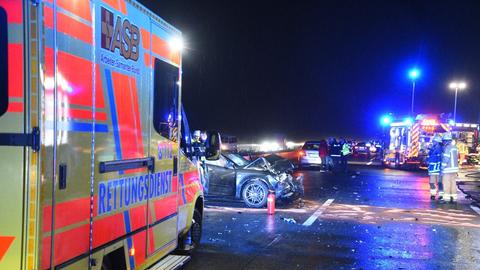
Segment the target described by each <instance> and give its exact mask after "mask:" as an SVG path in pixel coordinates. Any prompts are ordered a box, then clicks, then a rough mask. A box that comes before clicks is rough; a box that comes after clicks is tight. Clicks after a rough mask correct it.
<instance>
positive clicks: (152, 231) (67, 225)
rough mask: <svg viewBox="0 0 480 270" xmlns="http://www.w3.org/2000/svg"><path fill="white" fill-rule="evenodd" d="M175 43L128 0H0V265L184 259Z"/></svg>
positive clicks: (195, 181)
mask: <svg viewBox="0 0 480 270" xmlns="http://www.w3.org/2000/svg"><path fill="white" fill-rule="evenodd" d="M179 40H181V32H180V31H179V30H177V29H176V28H174V27H173V26H172V25H170V24H168V23H167V22H165V21H164V20H163V19H161V18H160V17H158V16H157V15H155V14H154V13H152V12H151V11H150V10H148V9H147V8H145V7H144V6H142V5H141V4H139V3H138V2H136V1H133V0H103V1H102V0H0V59H2V61H1V62H0V159H1V162H0V172H1V174H0V269H15V270H17V269H26V270H30V269H32V270H37V269H42V270H43V269H102V270H113V269H115V270H116V269H130V270H133V269H173V268H176V267H178V266H180V265H182V264H184V263H185V261H186V260H188V258H189V257H188V256H183V255H182V256H179V255H171V252H172V251H174V250H178V251H181V252H182V253H188V251H191V249H192V248H193V247H195V246H196V245H197V244H198V243H199V240H200V237H201V228H202V216H203V202H204V200H203V188H202V183H201V175H200V173H199V165H198V163H195V162H194V160H193V159H191V158H189V157H188V156H187V155H185V154H184V153H185V152H188V149H184V148H185V145H183V146H182V145H180V143H179V142H180V141H181V138H187V137H188V136H189V135H188V134H186V133H185V132H184V131H183V130H182V129H181V126H182V125H184V123H183V120H182V119H181V113H180V111H181V109H180V108H181V98H180V97H181V93H182V91H181V74H182V57H181V51H180V48H179V47H178V46H176V45H178V44H179V42H178V41H179ZM208 140H209V141H208V149H207V158H210V159H215V158H218V156H219V151H220V138H219V135H218V134H216V133H211V134H210V136H209V139H208Z"/></svg>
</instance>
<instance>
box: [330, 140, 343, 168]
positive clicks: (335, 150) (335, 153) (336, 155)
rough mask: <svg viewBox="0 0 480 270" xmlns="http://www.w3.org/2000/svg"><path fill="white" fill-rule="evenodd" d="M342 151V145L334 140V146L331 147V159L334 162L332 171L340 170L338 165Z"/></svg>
mask: <svg viewBox="0 0 480 270" xmlns="http://www.w3.org/2000/svg"><path fill="white" fill-rule="evenodd" d="M341 151H342V146H341V145H340V143H339V142H337V139H335V138H333V140H332V144H331V145H330V152H329V155H330V158H331V160H332V171H333V170H335V169H336V168H338V165H339V163H340V158H341Z"/></svg>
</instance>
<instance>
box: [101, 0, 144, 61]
mask: <svg viewBox="0 0 480 270" xmlns="http://www.w3.org/2000/svg"><path fill="white" fill-rule="evenodd" d="M114 21H115V23H114ZM139 43H140V32H139V30H138V27H137V26H135V25H133V24H131V23H130V21H129V20H128V19H124V20H122V18H121V17H120V16H117V19H116V20H115V19H114V15H113V12H111V11H109V10H107V9H106V8H104V7H102V48H103V49H106V50H109V51H111V52H115V50H116V49H118V50H119V51H120V54H121V55H122V56H123V57H124V58H125V59H130V60H134V61H137V60H138V48H139V47H138V45H139Z"/></svg>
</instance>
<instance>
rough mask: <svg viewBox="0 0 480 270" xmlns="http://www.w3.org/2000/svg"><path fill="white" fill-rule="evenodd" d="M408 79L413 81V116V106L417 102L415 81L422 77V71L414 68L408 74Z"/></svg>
mask: <svg viewBox="0 0 480 270" xmlns="http://www.w3.org/2000/svg"><path fill="white" fill-rule="evenodd" d="M408 77H409V78H410V79H411V80H412V107H411V111H410V113H411V115H412V116H414V115H413V104H414V101H415V81H416V80H417V79H418V77H420V70H419V69H417V68H413V69H411V70H410V71H409V72H408Z"/></svg>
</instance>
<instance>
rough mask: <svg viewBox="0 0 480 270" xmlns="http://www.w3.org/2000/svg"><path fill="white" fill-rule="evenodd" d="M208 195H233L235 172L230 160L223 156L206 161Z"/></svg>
mask: <svg viewBox="0 0 480 270" xmlns="http://www.w3.org/2000/svg"><path fill="white" fill-rule="evenodd" d="M207 173H208V190H209V195H232V196H233V195H235V183H236V181H235V180H236V179H235V177H236V172H235V168H234V166H233V164H232V163H231V161H229V160H227V159H226V158H225V157H224V156H220V158H219V159H218V160H215V161H207Z"/></svg>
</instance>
